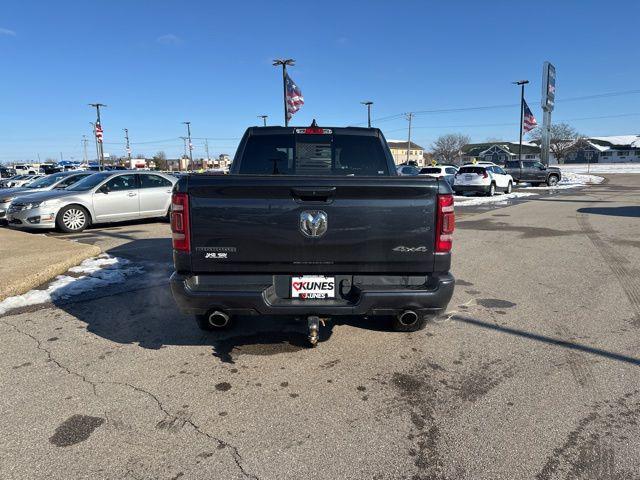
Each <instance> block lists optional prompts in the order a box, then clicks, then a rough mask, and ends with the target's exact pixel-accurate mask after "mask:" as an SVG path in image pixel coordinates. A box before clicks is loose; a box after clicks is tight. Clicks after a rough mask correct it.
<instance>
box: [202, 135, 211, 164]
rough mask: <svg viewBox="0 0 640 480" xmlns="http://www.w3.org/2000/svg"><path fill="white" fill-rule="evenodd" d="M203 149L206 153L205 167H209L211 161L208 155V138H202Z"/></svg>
mask: <svg viewBox="0 0 640 480" xmlns="http://www.w3.org/2000/svg"><path fill="white" fill-rule="evenodd" d="M204 151H205V152H206V153H207V168H209V163H211V157H210V156H209V139H208V138H205V139H204Z"/></svg>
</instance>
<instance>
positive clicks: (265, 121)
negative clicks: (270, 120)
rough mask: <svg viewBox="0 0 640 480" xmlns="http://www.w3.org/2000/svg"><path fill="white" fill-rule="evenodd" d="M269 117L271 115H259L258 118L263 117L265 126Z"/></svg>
mask: <svg viewBox="0 0 640 480" xmlns="http://www.w3.org/2000/svg"><path fill="white" fill-rule="evenodd" d="M267 117H269V115H258V118H261V119H262V126H263V127H266V126H267Z"/></svg>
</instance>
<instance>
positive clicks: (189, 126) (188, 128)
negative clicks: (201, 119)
mask: <svg viewBox="0 0 640 480" xmlns="http://www.w3.org/2000/svg"><path fill="white" fill-rule="evenodd" d="M182 123H183V124H184V125H186V126H187V138H188V139H189V170H191V171H193V144H192V143H191V122H182Z"/></svg>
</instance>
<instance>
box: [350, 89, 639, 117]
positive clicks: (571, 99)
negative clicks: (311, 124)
mask: <svg viewBox="0 0 640 480" xmlns="http://www.w3.org/2000/svg"><path fill="white" fill-rule="evenodd" d="M637 94H640V90H622V91H618V92H607V93H598V94H593V95H582V96H578V97H567V98H558V99H556V102H557V103H562V102H577V101H582V100H593V99H596V98H609V97H620V96H625V95H637ZM539 101H540V99H538V100H534V101H533V102H532V103H538V102H539ZM519 106H520V104H519V103H508V104H501V105H481V106H475V107H457V108H438V109H431V110H414V111H413V113H414V114H415V115H416V116H417V115H430V114H438V113H455V112H470V111H478V110H496V109H502V108H515V107H519ZM403 116H404V113H397V114H395V115H389V116H386V117H380V118H375V119H373V120H372V121H373V122H376V123H380V122H385V121H390V120H396V119H400V118H403ZM364 124H365V123H364V122H359V123H356V124H355V125H364Z"/></svg>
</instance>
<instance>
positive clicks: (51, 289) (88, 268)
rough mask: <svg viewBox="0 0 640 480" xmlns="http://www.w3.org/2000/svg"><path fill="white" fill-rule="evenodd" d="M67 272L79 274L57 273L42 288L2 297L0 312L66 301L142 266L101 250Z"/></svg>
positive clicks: (135, 272)
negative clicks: (54, 277)
mask: <svg viewBox="0 0 640 480" xmlns="http://www.w3.org/2000/svg"><path fill="white" fill-rule="evenodd" d="M69 272H71V273H75V274H81V275H79V276H77V275H76V276H70V275H58V276H57V277H56V279H55V280H53V281H52V282H51V283H49V285H48V286H47V288H46V289H44V290H30V291H28V292H27V293H25V294H23V295H16V296H15V297H9V298H5V299H4V300H3V301H2V302H0V315H4V314H5V313H7V312H8V311H9V310H13V309H15V308H21V307H28V306H31V305H38V304H42V303H48V302H54V301H56V300H66V299H68V298H70V297H73V296H76V295H80V294H82V293H85V292H89V291H91V290H95V289H97V288H104V287H107V286H109V285H113V284H116V283H121V282H124V281H125V280H126V278H127V277H128V276H130V275H133V274H137V273H141V272H142V268H141V267H138V266H134V265H132V264H131V262H130V261H129V260H126V259H124V258H119V257H112V256H110V255H107V254H106V253H103V254H101V255H99V256H97V257H93V258H88V259H87V260H85V261H83V262H82V263H81V264H80V265H78V266H77V267H73V268H70V269H69Z"/></svg>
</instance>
